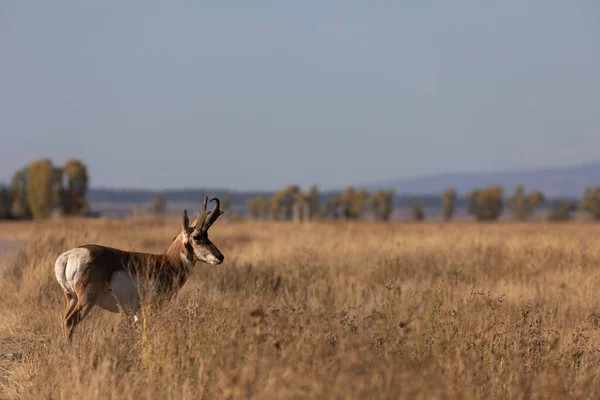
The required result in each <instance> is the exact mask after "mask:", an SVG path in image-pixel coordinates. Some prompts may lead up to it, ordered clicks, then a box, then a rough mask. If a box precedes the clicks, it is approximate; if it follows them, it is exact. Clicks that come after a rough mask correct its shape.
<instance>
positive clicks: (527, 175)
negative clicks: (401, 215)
mask: <svg viewBox="0 0 600 400" xmlns="http://www.w3.org/2000/svg"><path fill="white" fill-rule="evenodd" d="M489 185H501V186H503V187H504V190H505V192H506V193H507V194H508V193H512V192H513V190H514V188H515V186H517V185H523V186H524V187H525V190H526V191H530V190H541V191H542V192H543V193H544V194H545V195H546V197H548V198H581V196H582V195H583V192H584V191H585V188H586V187H588V186H595V185H600V162H591V163H586V164H581V165H578V166H572V167H549V168H539V169H533V170H517V171H507V172H492V173H475V172H473V173H468V172H467V173H450V174H440V175H430V176H424V177H418V178H407V179H396V180H391V181H382V182H373V183H367V184H365V185H363V186H364V187H366V188H368V189H376V188H389V189H394V190H396V191H397V193H398V194H410V195H431V194H439V193H441V192H442V191H444V190H445V189H446V188H448V187H455V188H456V190H457V191H458V192H459V194H461V195H463V194H466V193H468V192H470V191H471V190H473V189H477V188H481V187H485V186H489Z"/></svg>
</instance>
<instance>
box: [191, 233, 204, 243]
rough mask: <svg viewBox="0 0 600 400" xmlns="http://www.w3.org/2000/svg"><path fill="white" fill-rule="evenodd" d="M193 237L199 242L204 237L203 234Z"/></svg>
mask: <svg viewBox="0 0 600 400" xmlns="http://www.w3.org/2000/svg"><path fill="white" fill-rule="evenodd" d="M192 239H194V240H195V241H196V242H199V241H200V240H201V239H202V235H196V236H192Z"/></svg>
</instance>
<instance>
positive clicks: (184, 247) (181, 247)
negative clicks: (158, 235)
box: [165, 233, 195, 273]
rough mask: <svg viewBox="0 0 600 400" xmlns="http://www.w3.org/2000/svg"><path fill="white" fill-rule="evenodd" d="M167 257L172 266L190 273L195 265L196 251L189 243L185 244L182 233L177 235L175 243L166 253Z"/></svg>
mask: <svg viewBox="0 0 600 400" xmlns="http://www.w3.org/2000/svg"><path fill="white" fill-rule="evenodd" d="M165 256H166V257H167V259H168V260H169V263H170V264H171V265H172V266H174V267H175V266H177V267H180V268H183V269H184V270H185V271H186V272H188V273H189V272H190V271H191V270H192V267H193V266H194V264H195V258H194V250H193V249H192V246H191V245H190V244H189V243H188V244H184V243H183V239H182V237H181V233H180V234H178V235H177V237H176V238H175V240H174V241H173V243H171V245H170V246H169V248H168V249H167V250H166V251H165Z"/></svg>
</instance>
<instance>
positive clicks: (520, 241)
mask: <svg viewBox="0 0 600 400" xmlns="http://www.w3.org/2000/svg"><path fill="white" fill-rule="evenodd" d="M179 226H180V221H179V220H175V219H173V220H168V221H165V222H145V221H110V220H97V221H82V220H68V221H64V222H46V223H40V224H35V225H33V224H27V225H24V226H23V227H22V228H20V229H21V231H20V232H21V233H23V232H26V233H27V234H28V235H29V243H28V244H27V246H26V247H25V248H24V249H23V250H21V251H19V252H17V253H16V254H14V255H12V256H10V257H8V258H6V259H4V261H2V262H1V263H2V264H3V266H2V267H0V268H1V277H0V304H1V308H0V348H1V349H2V350H1V353H2V358H1V359H0V394H1V396H2V397H4V398H10V399H75V398H77V399H147V398H152V399H214V398H228V399H229V398H231V399H234V398H235V399H237V398H257V399H258V398H260V399H266V398H269V399H270V398H285V399H290V398H394V399H396V398H410V399H442V398H503V399H504V398H512V399H525V398H528V399H541V398H598V397H599V396H600V374H599V372H600V330H599V327H600V325H599V324H600V290H599V289H600V240H599V237H600V226H595V225H591V224H590V225H585V224H564V225H551V224H544V223H540V224H530V225H519V224H446V225H444V224H433V223H431V224H413V223H389V224H384V223H382V224H377V223H369V222H357V223H337V224H336V223H327V224H325V223H322V224H321V223H316V224H308V225H294V224H287V223H242V222H235V223H234V222H228V221H219V222H218V223H216V224H215V226H214V227H213V228H212V235H211V238H212V240H213V241H214V242H215V244H216V245H217V246H218V247H219V248H220V249H221V251H222V252H223V253H224V255H225V257H226V258H225V263H224V264H222V265H220V266H210V265H206V264H197V265H196V268H195V270H194V273H193V275H192V277H191V279H190V280H189V281H188V283H187V284H186V285H185V286H184V288H183V289H182V291H181V293H180V295H179V296H178V297H177V298H176V300H175V301H174V302H172V303H170V304H169V305H168V306H167V307H166V308H165V309H164V310H162V311H161V312H160V313H152V314H150V315H149V316H148V317H147V318H146V319H144V321H143V322H144V324H142V325H141V326H139V327H134V326H133V325H132V324H130V323H129V322H128V321H127V320H125V319H123V318H120V317H119V316H118V315H115V314H110V313H108V312H106V311H103V310H101V309H99V308H95V309H94V310H93V311H92V313H91V314H90V316H89V317H88V318H87V319H86V320H84V321H83V322H82V323H81V324H80V325H79V326H78V327H77V330H76V331H75V336H74V340H73V343H72V345H67V344H66V341H65V339H64V337H63V335H62V332H61V317H62V313H63V309H64V303H63V301H64V300H63V297H62V294H61V291H60V289H59V286H58V284H57V282H56V281H55V278H54V272H53V264H54V260H55V259H56V257H57V256H58V255H59V254H60V253H61V252H63V251H65V250H67V249H68V248H70V247H73V246H77V245H81V244H85V243H90V242H91V243H99V244H105V245H109V246H115V247H119V248H123V249H132V250H140V251H148V252H161V251H163V250H164V249H165V248H166V247H167V246H168V244H169V243H170V240H171V239H172V238H173V237H174V236H175V234H176V233H177V231H178V229H179ZM13 229H14V225H5V226H2V225H0V235H1V234H2V233H4V234H8V233H9V232H10V231H12V230H13Z"/></svg>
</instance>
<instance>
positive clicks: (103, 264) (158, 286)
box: [54, 197, 224, 342]
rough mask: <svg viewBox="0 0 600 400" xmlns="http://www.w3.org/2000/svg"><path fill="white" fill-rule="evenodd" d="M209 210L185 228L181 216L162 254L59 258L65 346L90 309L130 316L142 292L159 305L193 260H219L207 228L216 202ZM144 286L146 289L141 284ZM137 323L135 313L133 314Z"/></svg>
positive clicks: (81, 253)
mask: <svg viewBox="0 0 600 400" xmlns="http://www.w3.org/2000/svg"><path fill="white" fill-rule="evenodd" d="M213 200H214V201H215V202H216V205H215V208H214V209H213V210H212V211H211V212H210V213H209V212H208V211H207V209H206V207H207V204H208V197H206V198H204V204H203V206H202V210H200V212H199V214H198V217H197V218H196V220H195V221H194V224H193V225H192V226H190V223H189V219H188V215H187V210H184V212H183V226H182V228H181V232H179V234H178V235H177V237H176V238H175V239H174V241H173V243H172V244H171V245H170V246H169V248H168V249H167V250H166V251H165V252H164V253H163V254H148V253H137V252H132V251H124V250H119V249H115V248H110V247H105V246H99V245H94V244H87V245H84V246H81V247H76V248H73V249H71V250H68V251H66V252H64V253H63V254H61V255H60V256H59V257H58V258H57V259H56V263H55V265H54V272H55V274H56V280H57V281H58V283H59V284H60V286H61V287H62V289H63V291H64V295H65V300H66V312H65V316H64V320H63V329H64V332H65V335H66V337H67V340H68V341H69V342H70V341H71V338H72V335H73V330H74V328H75V326H76V325H77V324H78V323H79V322H80V321H81V320H82V319H83V318H85V316H86V315H87V314H88V313H89V312H90V310H91V309H92V308H93V307H94V305H98V306H100V307H102V308H103V309H105V310H107V311H110V312H113V313H118V312H133V314H134V315H136V313H137V312H138V311H139V309H140V307H141V299H140V293H142V292H143V291H144V290H148V291H149V293H150V298H151V300H152V301H158V302H159V303H160V302H161V301H164V300H169V299H171V298H172V297H173V296H175V295H176V294H177V292H178V291H179V289H180V288H181V287H182V286H183V284H184V283H185V282H186V280H187V279H188V277H189V275H190V273H191V271H192V268H193V267H194V264H195V263H196V261H202V262H205V263H208V264H212V265H218V264H221V263H222V262H223V259H224V257H223V254H221V252H220V251H219V249H217V247H216V246H215V245H214V244H213V243H212V242H211V241H210V240H209V239H208V229H209V228H210V227H211V225H212V224H213V223H214V222H215V221H216V220H217V218H219V216H221V215H222V214H223V213H224V211H221V209H220V208H219V207H220V202H219V199H217V198H214V199H212V200H211V201H213ZM144 283H148V285H146V284H144ZM135 318H136V320H137V315H136V316H135Z"/></svg>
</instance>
